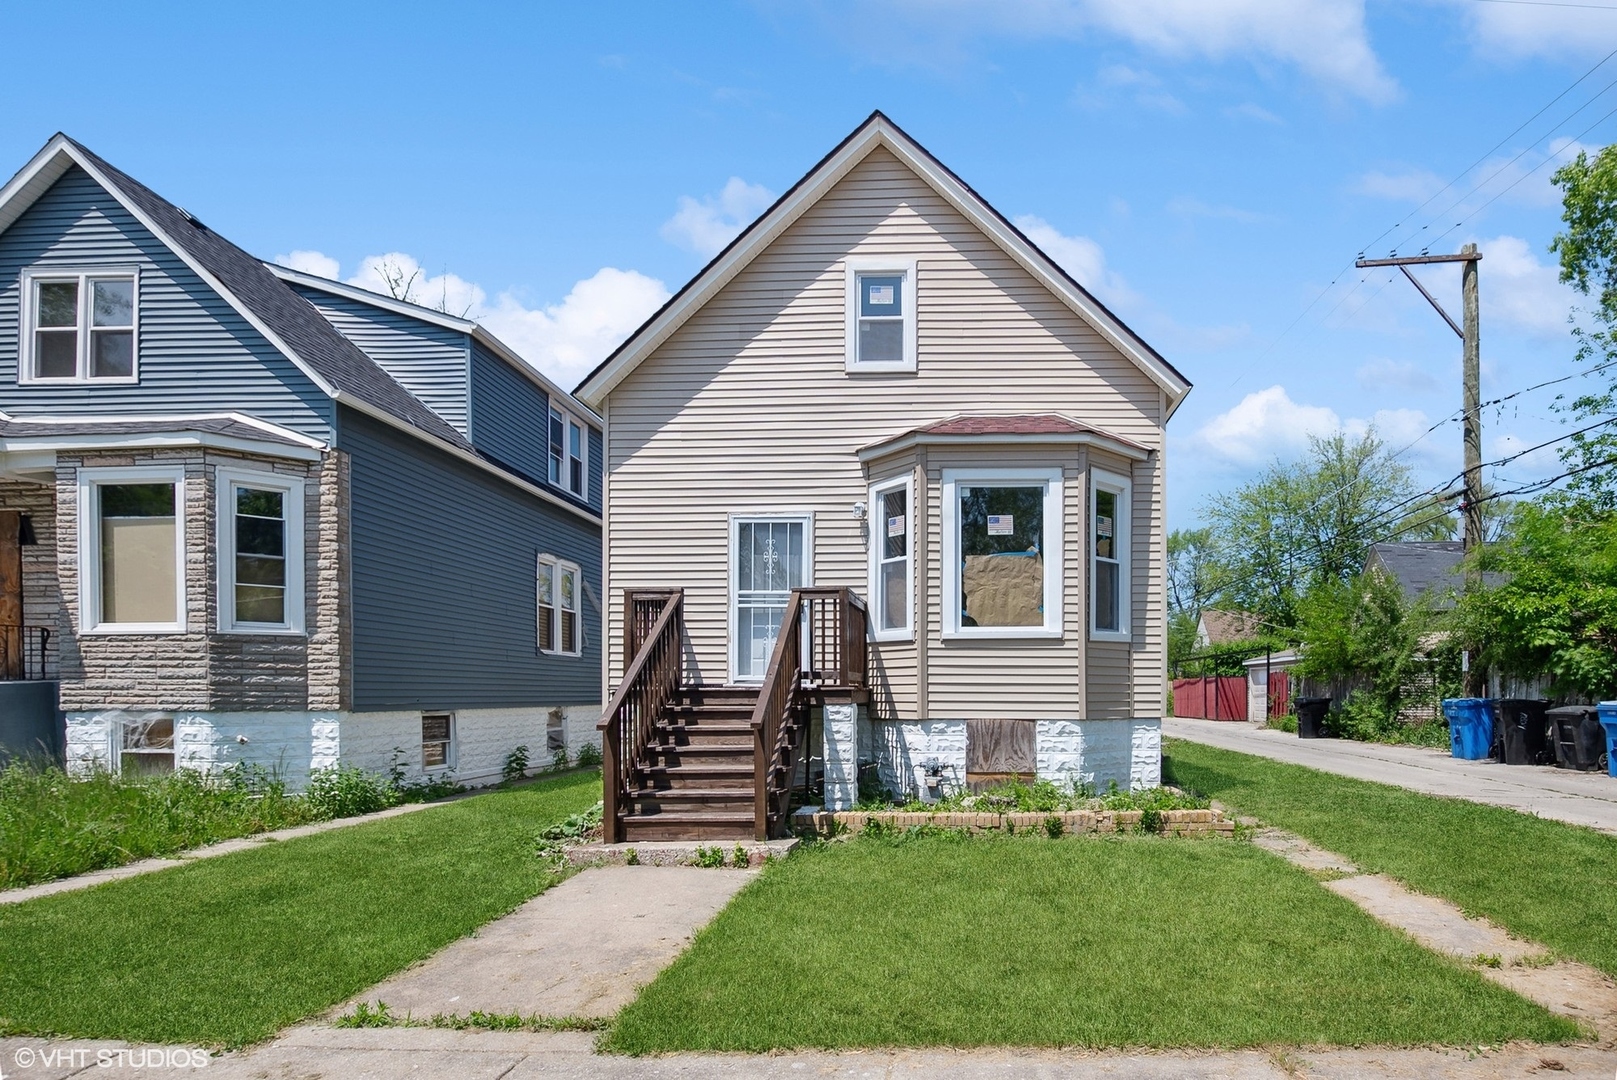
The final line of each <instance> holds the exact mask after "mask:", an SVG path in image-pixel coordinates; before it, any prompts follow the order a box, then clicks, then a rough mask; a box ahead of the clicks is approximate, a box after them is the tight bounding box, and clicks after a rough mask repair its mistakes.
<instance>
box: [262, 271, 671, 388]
mask: <svg viewBox="0 0 1617 1080" xmlns="http://www.w3.org/2000/svg"><path fill="white" fill-rule="evenodd" d="M275 261H276V262H277V263H280V264H281V265H282V266H289V267H292V268H293V269H295V270H303V271H304V272H306V273H311V274H319V276H321V277H326V278H332V279H337V278H338V277H339V273H340V270H341V267H340V265H339V264H338V262H337V260H336V259H333V258H331V257H330V256H328V255H325V254H322V253H321V252H318V251H294V252H292V253H291V254H290V255H277V256H276V257H275ZM347 283H348V284H350V285H356V286H358V287H359V288H362V289H369V290H370V291H372V292H375V293H379V294H381V295H382V296H396V297H398V298H399V299H403V300H409V301H410V302H411V303H415V304H420V305H422V306H424V307H429V308H434V309H436V310H439V311H444V312H447V313H448V314H450V315H455V316H459V317H462V318H467V319H471V320H474V321H476V322H479V323H481V324H482V325H484V326H485V327H487V328H488V329H489V331H490V332H491V333H493V334H494V336H495V337H497V338H499V339H500V340H501V341H503V342H505V343H506V344H507V345H509V346H510V347H511V348H512V349H514V350H516V352H517V353H518V355H520V356H521V357H522V358H523V359H525V360H526V361H527V362H528V363H530V364H532V365H533V366H534V367H535V368H537V369H538V370H539V371H542V372H544V373H545V374H546V375H548V376H549V377H550V378H551V379H552V380H553V381H555V382H556V383H557V384H558V385H560V386H561V387H563V388H564V389H571V388H572V387H573V386H574V384H576V383H577V382H578V380H579V379H580V378H582V377H583V376H584V375H585V374H587V373H588V372H589V370H590V369H591V368H592V367H594V366H595V365H596V364H598V363H600V361H602V360H603V359H605V358H606V356H607V355H608V354H609V353H610V352H611V351H612V350H613V349H615V348H617V346H618V345H619V344H621V343H622V341H623V339H624V338H626V337H628V336H629V334H630V333H631V332H633V331H634V329H635V328H636V327H638V326H639V325H640V324H641V323H642V322H644V321H645V320H646V318H647V317H648V316H649V315H650V314H651V313H652V312H654V311H656V310H657V308H659V307H661V306H662V304H663V302H664V301H666V300H667V299H668V295H669V293H668V289H667V287H666V286H664V285H663V283H662V282H661V281H658V280H657V279H656V278H652V277H647V276H646V275H645V274H642V273H639V272H638V271H634V270H619V269H617V268H616V267H611V266H606V267H602V268H601V269H600V270H597V271H596V272H595V273H594V274H593V275H591V276H590V277H587V278H585V279H584V280H582V281H580V282H578V283H576V284H575V285H574V286H573V287H572V289H571V291H569V292H568V294H567V295H566V297H564V298H563V299H562V300H561V301H560V302H558V303H554V304H540V305H538V306H536V307H528V306H527V305H525V304H524V303H523V302H522V300H521V299H520V298H519V297H518V296H517V294H516V293H515V292H514V291H512V290H506V291H504V292H501V293H500V294H499V295H498V296H496V297H495V298H494V299H493V300H492V301H491V300H490V299H489V297H488V293H487V292H486V291H485V290H484V289H483V287H482V286H480V285H478V284H476V283H475V282H470V281H467V280H465V279H464V278H461V277H459V276H457V275H455V274H450V273H447V272H446V273H442V274H438V275H436V276H434V275H430V274H427V273H426V272H424V271H423V269H422V267H421V263H420V262H419V261H418V260H417V259H416V258H415V257H413V256H411V255H408V254H405V253H404V252H400V251H394V252H389V253H388V254H386V255H368V256H366V257H365V259H363V260H362V261H361V263H360V268H359V271H358V273H356V274H355V275H354V276H352V277H350V278H348V279H347ZM390 283H391V287H390Z"/></svg>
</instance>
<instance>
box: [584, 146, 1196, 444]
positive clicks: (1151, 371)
mask: <svg viewBox="0 0 1617 1080" xmlns="http://www.w3.org/2000/svg"><path fill="white" fill-rule="evenodd" d="M877 146H885V147H886V148H887V149H888V150H889V151H891V152H892V153H893V155H894V156H895V157H897V158H899V160H901V161H903V162H904V163H905V164H906V165H908V166H909V167H910V168H911V169H913V170H914V171H915V173H916V174H917V175H918V176H920V177H921V178H922V179H924V180H925V181H927V183H928V184H930V185H931V186H932V188H933V189H934V190H935V191H937V193H938V194H939V195H940V196H942V197H943V198H944V199H945V200H946V201H948V202H949V203H950V204H952V205H953V206H954V207H955V209H957V210H959V211H960V212H961V213H962V214H964V215H965V216H966V219H967V220H968V221H970V222H972V223H973V224H974V225H976V226H977V227H978V228H979V229H980V230H982V232H983V233H984V234H985V235H987V236H988V237H990V238H991V239H993V240H994V241H995V243H997V244H999V246H1000V247H1001V248H1003V249H1004V250H1005V251H1006V252H1007V253H1008V254H1009V255H1010V256H1011V257H1012V258H1014V259H1015V260H1016V261H1017V262H1018V263H1020V264H1021V265H1022V267H1023V268H1024V269H1026V270H1027V271H1028V272H1029V273H1031V274H1033V276H1034V277H1035V278H1036V279H1037V280H1038V281H1039V282H1040V283H1041V284H1042V285H1044V286H1045V287H1046V288H1047V289H1049V290H1050V291H1051V292H1052V293H1054V294H1055V295H1056V296H1057V297H1059V298H1060V299H1061V300H1062V301H1064V302H1065V303H1066V304H1067V306H1068V307H1070V308H1072V309H1073V310H1074V311H1075V312H1077V313H1078V315H1079V316H1080V317H1081V318H1083V319H1084V320H1086V321H1087V322H1089V323H1090V324H1091V325H1093V326H1094V327H1095V328H1096V329H1097V330H1099V331H1100V333H1101V335H1102V336H1103V337H1105V338H1106V339H1107V340H1108V341H1110V342H1111V343H1112V344H1113V345H1114V346H1115V347H1116V348H1117V349H1118V350H1119V351H1120V352H1122V354H1123V355H1124V356H1126V357H1128V358H1129V359H1130V360H1131V361H1133V362H1134V363H1135V364H1136V365H1137V366H1138V367H1140V369H1141V370H1143V371H1144V372H1145V373H1146V374H1147V375H1148V376H1149V377H1150V378H1151V380H1152V381H1153V382H1155V383H1156V384H1157V385H1158V386H1160V387H1161V388H1162V390H1163V391H1164V392H1165V393H1166V394H1167V395H1168V397H1169V399H1170V400H1171V401H1172V402H1173V404H1174V405H1175V407H1177V405H1178V402H1179V401H1180V400H1182V399H1183V398H1184V396H1185V395H1186V394H1188V393H1189V392H1190V386H1189V384H1187V383H1186V382H1185V381H1184V380H1183V379H1182V378H1181V377H1179V376H1177V375H1175V374H1174V373H1173V372H1172V371H1171V370H1169V368H1168V367H1167V366H1166V365H1165V364H1163V363H1162V362H1161V361H1160V360H1158V359H1157V358H1156V357H1154V356H1152V355H1151V354H1150V351H1149V350H1148V349H1146V348H1143V347H1142V346H1143V344H1144V343H1143V342H1141V341H1140V339H1138V338H1136V337H1135V336H1134V334H1133V333H1132V332H1131V331H1129V330H1127V329H1125V328H1124V327H1123V326H1122V325H1121V324H1120V323H1118V322H1117V320H1116V319H1115V318H1114V317H1112V316H1111V315H1110V314H1108V313H1107V312H1106V311H1105V310H1104V309H1102V308H1101V307H1099V306H1098V305H1097V303H1096V302H1095V301H1093V300H1092V299H1090V298H1089V297H1087V296H1085V295H1084V294H1083V293H1081V292H1079V291H1077V290H1075V289H1074V288H1073V286H1072V284H1071V283H1070V282H1069V281H1068V280H1067V279H1066V277H1065V276H1064V275H1063V274H1061V273H1060V272H1059V271H1058V270H1056V269H1055V268H1054V265H1053V264H1052V263H1051V262H1050V260H1049V256H1047V255H1044V254H1043V253H1042V252H1040V251H1039V250H1038V249H1037V248H1035V247H1033V246H1032V245H1031V244H1030V243H1029V242H1028V241H1027V240H1025V239H1024V238H1023V237H1021V236H1020V235H1018V234H1017V233H1016V232H1014V231H1013V230H1012V229H1011V228H1009V227H1008V226H1007V225H1005V224H1004V223H1003V222H1001V221H1000V220H998V218H997V217H996V216H995V215H994V214H993V213H991V212H988V211H987V208H986V206H985V205H983V204H982V201H981V198H980V197H979V196H977V195H974V194H973V193H971V192H970V191H969V190H967V189H966V188H965V187H964V186H963V185H962V184H961V183H960V182H959V181H957V180H955V179H954V178H952V177H950V176H949V175H947V174H946V173H945V172H944V171H942V170H940V169H939V168H938V167H937V166H936V165H934V164H933V163H932V162H931V161H930V160H929V159H928V158H927V156H926V155H925V154H924V153H918V152H917V150H918V149H919V148H916V147H912V146H911V145H910V144H909V140H908V139H905V138H900V137H899V136H898V135H897V133H896V132H894V131H893V130H892V128H891V127H890V125H889V124H888V123H887V122H886V121H885V120H884V119H883V118H880V117H878V118H876V119H875V120H874V121H873V122H871V123H870V124H868V125H867V126H866V127H865V128H864V130H863V131H860V132H859V133H857V134H856V135H855V136H854V137H853V138H851V139H849V140H848V142H847V144H846V145H844V146H843V147H842V150H841V151H840V152H839V153H838V154H837V155H836V156H835V157H833V158H831V159H830V160H828V161H826V162H825V163H824V164H823V165H821V166H820V168H819V170H818V172H817V173H816V174H811V175H810V176H808V177H805V179H804V181H803V182H802V186H800V187H799V188H798V189H797V190H796V191H794V192H793V193H792V194H791V195H790V197H788V198H787V199H786V200H785V201H783V202H782V203H781V204H780V205H778V206H776V207H775V208H774V211H773V212H772V213H771V214H770V215H769V216H768V217H767V218H765V219H762V220H760V221H758V222H757V223H756V224H755V225H754V226H753V228H752V231H751V232H749V233H747V234H744V235H743V236H742V238H741V240H740V242H738V243H737V244H736V246H735V247H734V248H732V249H730V251H729V252H728V253H727V254H726V255H725V256H724V258H723V259H721V260H719V261H718V262H716V263H714V264H712V265H711V266H709V267H708V268H707V269H706V270H705V271H704V272H703V273H702V275H701V276H700V277H699V278H698V279H697V280H696V281H695V282H693V283H692V285H691V287H690V288H689V290H688V291H687V292H686V293H685V294H684V295H682V296H679V297H678V298H677V299H676V300H675V301H674V302H672V303H670V304H669V306H668V307H666V308H664V309H663V310H662V311H661V312H659V313H658V314H657V315H655V316H653V317H652V319H651V320H650V321H649V322H647V323H646V324H645V325H644V326H642V327H641V328H640V329H639V330H638V331H636V332H635V334H634V335H633V336H631V337H630V339H629V341H628V342H627V343H626V344H625V345H624V346H623V348H622V349H621V351H620V352H619V353H618V354H617V355H616V356H615V357H614V358H613V359H612V361H611V363H609V364H608V365H607V366H606V367H604V368H602V369H601V370H600V371H599V372H598V373H596V374H595V375H594V376H592V377H591V378H589V379H588V380H586V381H585V382H584V384H583V385H581V386H580V387H579V388H578V396H579V397H580V398H582V399H583V400H584V401H585V402H587V403H589V404H590V405H592V406H598V405H599V404H600V403H601V401H602V400H603V399H604V398H605V396H606V395H607V394H609V393H610V392H611V391H612V389H613V387H615V386H617V384H618V383H620V382H621V381H623V379H624V378H625V377H627V376H628V374H629V372H630V371H632V370H634V368H635V367H636V366H638V365H639V364H640V362H641V361H642V360H644V359H645V358H646V357H647V356H649V355H650V354H651V353H652V351H653V350H655V349H656V348H657V347H658V346H660V345H661V344H662V343H663V342H664V341H666V340H667V339H668V337H669V336H670V335H671V334H673V332H674V331H675V330H676V329H678V328H679V327H680V325H682V324H683V323H684V322H685V320H686V319H688V318H690V316H691V315H693V314H694V313H695V312H696V311H697V310H699V309H700V308H701V307H702V306H703V305H705V304H706V303H707V302H708V301H709V300H710V299H712V297H713V295H714V294H715V293H717V292H718V291H719V290H720V289H722V288H723V287H724V286H725V285H727V284H729V282H730V280H731V279H732V278H734V277H735V275H736V274H738V273H739V272H740V271H741V270H742V269H743V268H744V267H745V266H746V265H747V264H748V263H750V262H751V261H752V260H753V259H754V258H756V257H757V256H758V255H759V254H760V253H761V252H762V251H763V250H764V249H765V248H767V247H768V246H769V245H770V244H772V243H774V241H775V239H776V238H777V237H778V236H779V235H780V234H781V233H782V232H784V231H785V230H786V229H787V228H788V227H790V226H791V225H792V223H793V222H795V221H796V220H797V219H798V217H800V216H801V215H802V214H803V212H804V211H805V210H807V209H808V208H809V207H810V206H812V205H813V204H814V203H815V202H817V201H818V200H819V199H820V197H821V196H822V195H824V194H825V193H826V191H828V190H829V189H830V188H831V187H832V186H833V185H834V184H836V183H837V181H839V180H841V179H842V178H843V177H844V176H846V175H847V174H848V172H849V171H850V170H852V169H853V167H854V166H855V165H857V164H858V163H859V162H860V161H862V160H863V159H864V158H865V156H866V155H867V154H868V153H870V151H871V150H873V149H875V148H876V147H877ZM1164 420H1166V417H1165V418H1164Z"/></svg>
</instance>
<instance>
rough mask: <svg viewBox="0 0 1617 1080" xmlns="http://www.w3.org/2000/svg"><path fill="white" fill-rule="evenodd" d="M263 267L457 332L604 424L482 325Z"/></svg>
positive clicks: (273, 266)
mask: <svg viewBox="0 0 1617 1080" xmlns="http://www.w3.org/2000/svg"><path fill="white" fill-rule="evenodd" d="M264 266H265V268H266V269H268V270H269V272H270V273H272V274H274V275H275V276H276V277H278V278H280V279H281V280H282V281H288V282H291V283H293V284H296V285H302V286H305V287H306V288H310V289H318V290H319V291H321V292H325V293H330V294H331V295H333V296H341V297H346V298H347V299H349V300H355V301H358V302H359V303H361V304H369V305H370V306H371V307H374V308H380V309H381V310H383V311H391V312H395V313H396V314H399V315H407V316H409V317H410V318H412V319H420V320H421V321H422V322H425V323H431V324H432V325H434V326H441V327H443V328H444V329H446V330H456V331H459V332H460V333H462V334H467V335H470V336H471V337H472V338H473V339H474V340H475V341H477V342H478V344H480V345H482V346H483V347H484V348H486V349H488V350H489V351H490V352H492V353H494V354H495V355H496V356H498V357H499V358H500V359H501V360H504V361H505V362H506V363H507V364H509V365H511V366H512V367H514V368H516V369H517V371H518V372H519V373H520V374H521V375H523V376H524V377H525V378H527V379H528V380H529V381H530V382H532V383H533V384H534V385H536V386H538V387H539V389H541V390H543V391H544V392H545V393H546V394H549V395H550V396H552V397H557V398H562V399H564V400H566V401H568V402H572V403H575V404H576V405H577V407H578V408H577V411H580V412H583V413H584V414H586V416H588V417H589V418H590V419H592V420H594V421H595V423H596V424H599V423H600V422H601V418H600V416H599V415H597V414H596V412H595V410H593V409H591V408H590V407H589V406H588V405H585V404H584V403H583V402H582V401H579V400H578V399H577V398H575V397H574V396H573V395H572V394H571V393H569V392H568V391H566V390H563V389H562V388H561V387H559V386H557V385H556V384H555V383H553V382H551V381H550V378H549V376H547V375H546V374H545V373H544V372H542V371H540V370H539V369H538V368H536V367H534V366H533V365H532V364H530V363H528V362H527V361H526V360H525V359H523V357H522V354H520V353H518V352H517V351H516V350H515V349H513V348H511V346H509V345H507V344H506V343H505V342H503V341H501V340H500V339H499V338H497V337H495V336H494V335H493V334H491V333H489V331H488V330H486V329H484V327H483V324H482V323H480V322H478V321H476V320H475V319H462V318H460V317H458V316H455V315H450V314H449V313H448V312H444V311H437V310H435V309H433V308H429V307H423V306H422V305H420V304H413V303H411V302H410V301H408V300H399V299H397V298H395V297H392V296H383V295H382V294H381V293H377V292H372V291H371V290H369V289H365V288H361V287H360V286H358V285H350V284H348V283H347V282H346V281H333V280H332V279H331V278H323V277H320V276H319V275H317V274H310V273H306V272H304V271H302V270H294V269H292V268H291V267H290V266H282V265H280V264H279V263H271V262H266V263H265V264H264Z"/></svg>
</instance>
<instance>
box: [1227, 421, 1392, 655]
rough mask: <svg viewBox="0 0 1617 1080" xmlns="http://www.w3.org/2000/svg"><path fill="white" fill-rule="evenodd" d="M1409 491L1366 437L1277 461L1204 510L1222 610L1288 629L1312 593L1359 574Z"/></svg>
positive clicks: (1324, 441)
mask: <svg viewBox="0 0 1617 1080" xmlns="http://www.w3.org/2000/svg"><path fill="white" fill-rule="evenodd" d="M1411 490H1412V484H1411V480H1410V471H1409V467H1408V466H1407V465H1404V464H1403V463H1401V462H1399V461H1398V460H1397V459H1396V458H1394V457H1393V455H1392V454H1391V453H1389V452H1388V449H1387V447H1386V445H1385V444H1384V443H1383V442H1382V441H1381V438H1380V437H1379V436H1378V435H1377V434H1376V433H1375V431H1374V430H1373V429H1372V430H1371V431H1368V432H1366V433H1365V434H1364V435H1362V436H1359V437H1354V436H1350V435H1345V434H1337V435H1333V436H1330V437H1328V438H1319V437H1311V438H1310V440H1309V451H1308V454H1307V455H1306V456H1305V457H1304V458H1303V459H1302V460H1301V461H1297V462H1292V463H1289V464H1288V463H1282V462H1278V461H1277V462H1276V463H1275V464H1273V465H1271V466H1270V467H1269V468H1268V469H1267V470H1266V471H1265V472H1264V473H1263V474H1262V475H1261V476H1259V477H1258V479H1256V480H1254V481H1252V482H1251V483H1249V484H1246V485H1245V486H1243V487H1240V488H1237V489H1236V490H1235V491H1233V492H1229V493H1227V494H1223V495H1218V496H1215V497H1214V498H1213V499H1211V500H1210V501H1209V502H1208V504H1207V506H1206V508H1205V510H1204V516H1205V518H1206V520H1207V521H1208V523H1209V527H1210V528H1211V530H1212V534H1213V539H1212V546H1213V549H1214V552H1215V556H1216V558H1217V559H1218V561H1219V563H1220V564H1221V566H1222V567H1223V568H1224V572H1225V573H1226V574H1227V575H1228V582H1229V583H1228V584H1227V585H1226V586H1225V587H1224V588H1223V589H1222V590H1221V592H1220V594H1219V600H1220V602H1221V603H1223V604H1225V605H1226V606H1234V607H1238V608H1240V609H1241V610H1243V611H1251V612H1255V613H1257V614H1260V615H1262V616H1263V617H1264V619H1265V620H1266V621H1268V622H1269V623H1270V624H1272V625H1274V626H1279V627H1289V626H1291V625H1293V624H1294V623H1295V622H1296V620H1297V604H1298V601H1299V600H1300V599H1301V598H1302V597H1303V596H1304V595H1306V594H1307V593H1309V592H1310V591H1311V590H1312V589H1313V588H1314V586H1316V585H1318V584H1321V583H1329V582H1345V581H1347V580H1348V579H1349V578H1351V577H1352V576H1353V575H1354V574H1356V573H1358V572H1359V570H1360V569H1361V568H1362V566H1363V565H1364V554H1365V549H1366V547H1367V546H1368V545H1369V544H1370V543H1371V542H1372V541H1375V540H1379V539H1385V538H1386V537H1385V534H1386V533H1387V532H1388V531H1389V529H1388V526H1387V522H1386V514H1387V511H1388V510H1389V508H1391V507H1393V506H1395V505H1397V504H1398V503H1400V502H1402V501H1404V500H1405V499H1407V498H1408V497H1409V495H1410V493H1411Z"/></svg>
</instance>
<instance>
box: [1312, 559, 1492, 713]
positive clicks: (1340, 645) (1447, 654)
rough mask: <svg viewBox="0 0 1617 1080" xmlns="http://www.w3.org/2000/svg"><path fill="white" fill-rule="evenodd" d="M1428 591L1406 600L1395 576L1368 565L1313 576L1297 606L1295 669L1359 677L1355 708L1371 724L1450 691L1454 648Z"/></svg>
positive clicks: (1455, 672)
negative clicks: (1342, 575) (1348, 573)
mask: <svg viewBox="0 0 1617 1080" xmlns="http://www.w3.org/2000/svg"><path fill="white" fill-rule="evenodd" d="M1436 599H1437V598H1436V597H1432V596H1430V595H1428V596H1426V597H1423V598H1422V599H1421V600H1420V601H1418V602H1416V603H1413V604H1412V603H1409V602H1408V601H1406V600H1405V599H1404V595H1403V590H1402V589H1401V588H1400V587H1399V585H1398V583H1397V582H1395V581H1393V580H1392V579H1391V578H1390V577H1387V576H1383V575H1381V574H1378V573H1374V572H1370V573H1363V574H1356V575H1353V576H1352V577H1350V578H1348V579H1346V580H1345V581H1322V582H1320V583H1319V584H1318V585H1316V586H1315V587H1314V589H1313V590H1312V591H1311V592H1310V593H1309V594H1308V596H1307V597H1306V598H1304V600H1303V602H1302V603H1301V604H1299V606H1298V622H1299V625H1298V636H1299V638H1300V639H1301V641H1302V644H1303V655H1302V659H1301V660H1299V661H1298V663H1297V665H1296V667H1295V670H1296V672H1297V673H1298V674H1299V675H1302V676H1304V677H1307V678H1313V679H1320V680H1325V681H1328V680H1331V679H1338V678H1347V677H1352V676H1360V677H1364V678H1367V679H1368V680H1369V686H1368V687H1367V688H1365V689H1364V690H1362V691H1360V692H1358V693H1356V694H1355V695H1354V697H1355V698H1356V699H1357V704H1356V705H1355V708H1356V709H1358V710H1360V714H1361V715H1362V717H1363V718H1365V719H1366V722H1369V723H1371V725H1372V726H1374V727H1376V728H1390V725H1394V724H1396V723H1397V722H1398V716H1399V715H1400V714H1401V713H1402V712H1403V711H1404V710H1406V709H1409V708H1411V707H1412V706H1417V705H1432V704H1434V703H1435V702H1436V700H1437V699H1438V698H1440V697H1445V696H1453V694H1454V693H1455V692H1457V691H1458V689H1459V679H1460V671H1459V656H1458V651H1457V649H1456V647H1455V645H1454V644H1453V643H1452V641H1451V639H1450V636H1449V635H1447V634H1445V633H1443V632H1442V631H1441V629H1440V628H1441V627H1442V625H1443V623H1442V621H1441V619H1440V617H1439V615H1438V613H1437V612H1436V611H1435V610H1434V608H1433V607H1432V604H1433V603H1434V602H1435V600H1436ZM1372 715H1373V716H1374V717H1376V718H1377V719H1374V720H1371V719H1370V718H1371V717H1372ZM1378 741H1380V740H1378Z"/></svg>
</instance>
